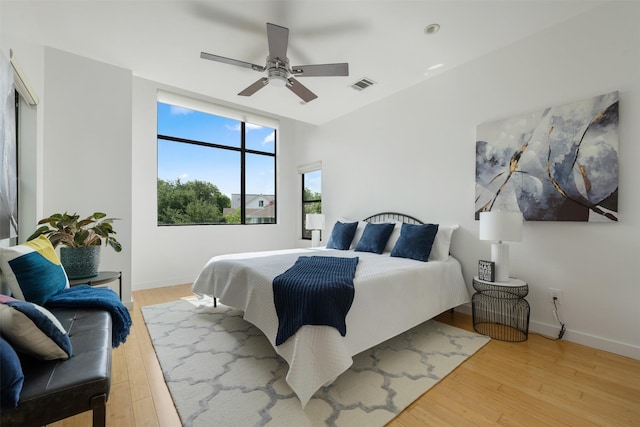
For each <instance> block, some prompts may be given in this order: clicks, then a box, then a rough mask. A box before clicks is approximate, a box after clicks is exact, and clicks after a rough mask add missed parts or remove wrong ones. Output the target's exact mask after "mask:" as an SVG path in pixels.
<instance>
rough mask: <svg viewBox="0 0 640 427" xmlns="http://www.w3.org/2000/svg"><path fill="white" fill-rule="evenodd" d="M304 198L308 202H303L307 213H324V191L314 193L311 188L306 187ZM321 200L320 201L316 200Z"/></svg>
mask: <svg viewBox="0 0 640 427" xmlns="http://www.w3.org/2000/svg"><path fill="white" fill-rule="evenodd" d="M303 192H304V193H303V200H304V201H305V202H306V203H304V204H303V206H304V213H305V214H308V213H309V214H316V213H322V202H321V200H322V193H314V192H312V191H311V190H310V189H309V188H307V187H304V190H303ZM315 200H320V201H315Z"/></svg>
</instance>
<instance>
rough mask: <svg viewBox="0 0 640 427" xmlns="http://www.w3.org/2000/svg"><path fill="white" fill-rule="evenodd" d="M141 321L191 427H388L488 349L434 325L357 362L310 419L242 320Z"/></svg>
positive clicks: (188, 306)
mask: <svg viewBox="0 0 640 427" xmlns="http://www.w3.org/2000/svg"><path fill="white" fill-rule="evenodd" d="M142 313H143V316H144V319H145V322H146V324H147V328H148V330H149V334H150V335H151V339H152V342H153V345H154V348H155V351H156V354H157V357H158V360H159V362H160V366H161V367H162V372H163V375H164V378H165V381H166V383H167V386H168V388H169V391H170V393H171V397H172V399H173V401H174V404H175V406H176V409H177V411H178V414H179V416H180V419H181V421H182V424H183V425H185V426H233V427H244V426H296V427H299V426H349V427H351V426H367V427H369V426H374V427H375V426H383V425H384V424H386V423H387V422H389V421H390V420H391V419H393V418H394V417H395V416H396V415H397V414H398V413H400V412H401V411H402V410H403V409H404V408H406V407H407V406H408V405H409V404H411V403H412V402H413V401H414V400H416V399H417V398H418V397H420V395H422V394H423V393H424V392H425V391H427V390H428V389H429V388H431V387H432V386H433V385H435V384H436V383H437V382H438V381H440V380H441V379H442V378H444V377H445V376H446V375H447V374H449V373H450V372H451V371H453V370H454V369H455V368H456V367H457V366H458V365H460V364H461V363H462V362H464V361H465V360H466V359H467V358H468V357H470V356H471V355H472V354H473V353H475V352H476V351H477V350H479V349H480V348H481V347H482V346H484V345H485V344H486V343H487V342H488V341H489V338H487V337H485V336H483V335H479V334H476V333H473V332H468V331H465V330H462V329H459V328H455V327H452V326H449V325H445V324H442V323H439V322H437V321H434V320H429V321H427V322H425V323H423V324H421V325H418V326H416V327H415V328H413V329H411V330H409V331H407V332H405V333H403V334H400V335H398V336H396V337H394V338H392V339H390V340H387V341H385V342H383V343H381V344H378V345H377V346H375V347H373V348H371V349H369V350H366V351H364V352H362V353H360V354H358V355H356V356H355V357H354V358H353V365H352V366H351V367H350V368H349V369H348V370H347V371H346V372H344V373H343V374H342V375H340V376H339V377H338V378H337V379H336V380H335V381H334V382H333V383H332V384H330V385H327V386H325V387H323V388H321V389H320V390H318V391H317V392H316V393H315V395H314V396H313V397H312V398H311V400H310V401H309V403H308V404H307V405H306V407H305V408H304V409H303V408H302V407H301V405H300V400H299V399H298V398H297V396H296V395H295V394H294V393H293V391H292V390H291V388H290V387H289V385H288V384H287V383H286V381H285V376H286V373H287V368H288V365H287V363H286V361H285V360H284V359H282V358H281V357H280V356H279V355H278V354H276V353H275V351H274V350H273V348H272V347H271V344H269V341H268V340H267V339H266V337H265V336H264V335H263V334H262V332H261V331H260V330H259V329H258V328H256V327H255V326H253V325H252V324H251V323H249V322H247V321H245V320H244V319H243V318H242V314H243V313H242V311H241V310H238V309H235V308H231V307H227V306H224V305H222V304H220V303H218V306H217V307H215V308H214V307H212V305H211V304H203V302H202V300H198V301H196V300H195V299H193V300H191V301H188V300H178V301H172V302H169V303H164V304H158V305H153V306H146V307H142Z"/></svg>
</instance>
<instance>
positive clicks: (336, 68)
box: [291, 62, 349, 77]
mask: <svg viewBox="0 0 640 427" xmlns="http://www.w3.org/2000/svg"><path fill="white" fill-rule="evenodd" d="M291 72H292V73H293V74H294V75H295V76H296V77H316V76H348V75H349V64H347V63H346V62H342V63H340V64H317V65H296V66H295V67H291Z"/></svg>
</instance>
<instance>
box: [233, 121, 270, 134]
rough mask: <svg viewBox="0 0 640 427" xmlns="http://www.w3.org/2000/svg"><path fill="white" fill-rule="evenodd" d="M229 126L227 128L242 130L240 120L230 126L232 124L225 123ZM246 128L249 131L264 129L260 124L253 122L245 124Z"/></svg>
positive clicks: (236, 130)
mask: <svg viewBox="0 0 640 427" xmlns="http://www.w3.org/2000/svg"><path fill="white" fill-rule="evenodd" d="M225 126H226V127H227V129H229V130H232V131H235V132H240V122H238V123H237V124H235V125H233V126H230V125H225ZM244 128H245V130H246V131H247V132H249V131H251V130H258V129H262V126H260V125H254V124H252V123H246V125H245V127H244Z"/></svg>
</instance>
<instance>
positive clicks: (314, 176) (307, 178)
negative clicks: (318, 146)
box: [302, 170, 322, 239]
mask: <svg viewBox="0 0 640 427" xmlns="http://www.w3.org/2000/svg"><path fill="white" fill-rule="evenodd" d="M309 213H322V171H320V170H314V171H309V172H304V173H302V238H303V239H311V230H307V229H306V222H307V221H306V217H307V214H309ZM320 233H322V231H320Z"/></svg>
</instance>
